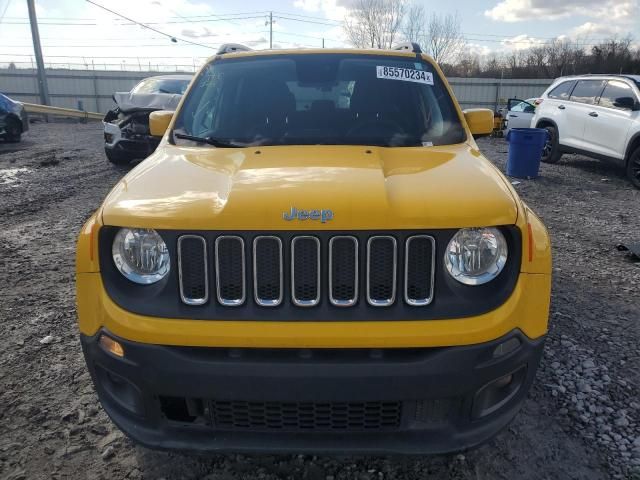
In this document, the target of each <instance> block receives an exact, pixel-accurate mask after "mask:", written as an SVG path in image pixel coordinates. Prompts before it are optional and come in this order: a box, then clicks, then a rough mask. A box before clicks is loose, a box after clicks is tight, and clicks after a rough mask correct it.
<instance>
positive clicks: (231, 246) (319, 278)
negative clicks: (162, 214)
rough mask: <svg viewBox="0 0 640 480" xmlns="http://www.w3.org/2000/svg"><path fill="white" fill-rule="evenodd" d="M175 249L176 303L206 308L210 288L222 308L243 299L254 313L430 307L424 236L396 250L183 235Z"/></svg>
mask: <svg viewBox="0 0 640 480" xmlns="http://www.w3.org/2000/svg"><path fill="white" fill-rule="evenodd" d="M245 237H246V240H245ZM209 242H211V243H212V244H213V254H212V255H211V257H213V258H214V260H213V262H211V264H209V260H208V258H209V257H210V256H208V255H207V252H208V250H209V248H211V247H208V245H210V244H211V243H209ZM177 249H178V276H179V279H178V281H179V288H180V296H181V299H182V302H183V303H185V304H187V305H192V306H198V305H203V304H205V303H207V302H208V301H209V298H210V295H209V291H210V288H209V284H210V283H211V285H213V284H214V283H215V286H214V287H212V288H211V290H215V292H216V294H215V295H211V296H213V297H214V298H216V299H217V303H218V304H219V305H222V306H225V307H226V306H228V307H232V306H240V305H243V304H245V303H247V297H249V298H250V299H251V298H252V299H253V303H255V304H256V305H258V306H260V307H277V306H279V305H281V304H282V303H283V302H284V301H285V300H287V301H289V302H290V303H291V304H293V305H295V306H298V307H314V306H318V305H319V304H320V303H322V302H328V304H330V305H333V306H337V307H353V306H355V305H357V304H359V303H361V304H364V305H365V306H366V305H367V304H368V305H371V306H374V307H390V306H392V305H394V304H396V303H398V302H399V301H404V303H405V304H406V305H409V306H413V307H423V306H427V305H429V304H430V303H431V302H432V300H433V294H434V272H435V263H436V242H435V240H434V238H433V237H431V236H429V235H412V236H408V237H406V236H405V237H401V240H400V242H398V241H397V240H396V237H395V236H392V235H370V236H367V235H361V234H359V235H357V236H356V235H334V236H329V237H327V236H324V237H323V240H322V241H321V240H320V238H319V237H316V236H313V235H295V234H285V235H281V234H275V233H274V234H272V235H257V236H250V235H249V236H247V235H244V236H239V235H226V234H225V235H220V236H217V237H212V238H210V239H205V237H204V236H199V235H182V236H180V237H179V238H178V248H177ZM247 257H248V260H249V261H247ZM361 265H362V268H361ZM211 272H213V273H211ZM210 276H211V277H213V278H212V279H210V278H209V277H210ZM248 279H249V280H248ZM360 285H363V288H360ZM398 291H400V292H401V294H398Z"/></svg>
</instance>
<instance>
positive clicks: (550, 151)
mask: <svg viewBox="0 0 640 480" xmlns="http://www.w3.org/2000/svg"><path fill="white" fill-rule="evenodd" d="M543 128H544V129H545V130H546V131H547V132H549V138H548V139H547V141H546V143H545V144H544V147H543V149H542V158H541V159H540V160H541V161H542V162H544V163H558V161H559V160H560V157H562V152H561V151H560V142H558V130H557V129H556V127H554V126H552V125H547V126H546V127H543Z"/></svg>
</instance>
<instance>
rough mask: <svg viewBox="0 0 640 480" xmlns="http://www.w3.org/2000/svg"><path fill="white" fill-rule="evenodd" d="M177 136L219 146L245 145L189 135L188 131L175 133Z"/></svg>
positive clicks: (238, 146)
mask: <svg viewBox="0 0 640 480" xmlns="http://www.w3.org/2000/svg"><path fill="white" fill-rule="evenodd" d="M174 135H175V136H176V137H177V138H182V139H184V140H191V141H193V142H199V143H207V144H209V145H213V146H214V147H218V148H242V147H243V145H238V144H237V143H232V142H225V141H224V140H218V139H215V138H213V137H197V136H195V135H187V134H186V133H174Z"/></svg>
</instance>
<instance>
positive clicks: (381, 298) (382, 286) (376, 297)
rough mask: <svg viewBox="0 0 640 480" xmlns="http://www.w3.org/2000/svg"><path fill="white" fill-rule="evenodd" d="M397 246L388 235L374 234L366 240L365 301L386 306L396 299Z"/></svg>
mask: <svg viewBox="0 0 640 480" xmlns="http://www.w3.org/2000/svg"><path fill="white" fill-rule="evenodd" d="M397 250H398V246H397V242H396V239H395V238H394V237H390V236H375V237H371V238H369V240H368V242H367V302H369V304H370V305H372V306H374V307H388V306H390V305H393V303H394V302H395V300H396V286H397V285H396V284H397V270H398V258H397V256H398V255H397V254H398V252H397Z"/></svg>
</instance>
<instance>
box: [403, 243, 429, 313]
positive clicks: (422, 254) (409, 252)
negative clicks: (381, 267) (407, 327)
mask: <svg viewBox="0 0 640 480" xmlns="http://www.w3.org/2000/svg"><path fill="white" fill-rule="evenodd" d="M435 260H436V241H435V239H434V238H433V237H430V236H429V235H416V236H413V237H409V238H407V242H406V249H405V268H404V275H405V277H404V280H405V281H404V299H405V302H407V303H408V304H409V305H413V306H416V307H421V306H424V305H429V304H430V303H431V301H432V300H433V281H434V273H435Z"/></svg>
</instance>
